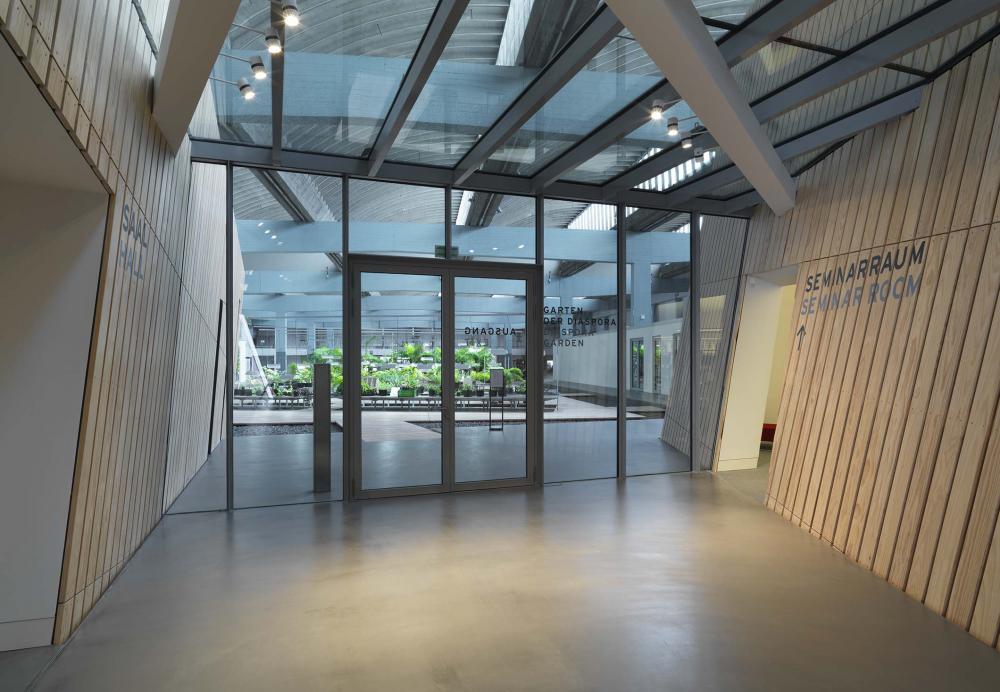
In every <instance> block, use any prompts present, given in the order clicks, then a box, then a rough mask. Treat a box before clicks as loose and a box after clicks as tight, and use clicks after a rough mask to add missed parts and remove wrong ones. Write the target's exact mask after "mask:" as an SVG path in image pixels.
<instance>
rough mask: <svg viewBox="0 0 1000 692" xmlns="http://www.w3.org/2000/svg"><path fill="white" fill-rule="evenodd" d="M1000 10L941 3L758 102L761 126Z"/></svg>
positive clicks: (964, 1)
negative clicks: (762, 123)
mask: <svg viewBox="0 0 1000 692" xmlns="http://www.w3.org/2000/svg"><path fill="white" fill-rule="evenodd" d="M997 7H1000V2H997V0H945V1H943V2H942V1H939V2H937V3H935V4H934V5H931V6H929V7H927V8H925V9H924V10H922V11H920V12H916V13H914V14H913V15H912V16H910V17H907V18H906V19H904V20H903V21H901V22H899V23H897V24H895V25H894V26H891V27H889V28H888V29H886V30H885V31H883V32H881V33H879V34H876V35H875V36H873V37H872V38H870V39H868V40H867V41H865V42H864V43H862V44H860V45H858V46H856V47H854V48H853V49H852V50H850V51H849V52H848V53H847V54H845V55H844V56H842V57H838V58H834V59H832V60H829V61H827V62H826V63H824V64H822V65H820V66H819V67H817V68H816V69H815V70H812V71H811V72H807V73H806V74H804V75H802V76H801V77H799V78H798V79H797V80H796V81H794V82H793V83H792V84H789V85H788V86H786V87H783V88H781V89H779V90H777V91H775V92H773V93H771V94H770V95H767V96H764V97H763V98H761V99H759V100H758V101H756V102H755V103H754V104H753V113H754V115H755V116H756V117H757V119H758V120H759V121H760V122H767V121H768V120H771V119H773V118H776V117H777V116H779V115H781V114H782V113H787V112H788V111H790V110H791V109H793V108H795V107H796V106H800V105H802V104H803V103H807V102H809V101H812V100H813V99H815V98H817V97H818V96H822V95H823V94H825V93H827V92H828V91H832V90H833V89H836V88H837V87H838V86H841V85H842V84H846V83H847V82H850V81H851V80H853V79H856V78H858V77H860V76H861V75H863V74H865V73H867V72H870V71H871V70H874V69H875V68H877V67H881V66H882V65H885V64H886V63H888V62H890V61H891V60H892V59H893V58H897V57H899V56H900V55H904V54H906V53H909V52H910V51H913V50H916V49H917V48H919V47H920V46H923V45H925V44H927V43H929V42H931V41H933V40H934V39H936V38H938V37H940V36H943V35H945V34H947V33H949V32H950V31H953V30H954V29H957V28H959V27H962V26H965V25H966V24H968V23H969V22H972V21H974V20H975V19H978V18H979V17H982V16H983V15H985V14H987V13H989V12H991V11H993V10H995V9H997Z"/></svg>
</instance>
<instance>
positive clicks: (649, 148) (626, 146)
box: [562, 101, 701, 183]
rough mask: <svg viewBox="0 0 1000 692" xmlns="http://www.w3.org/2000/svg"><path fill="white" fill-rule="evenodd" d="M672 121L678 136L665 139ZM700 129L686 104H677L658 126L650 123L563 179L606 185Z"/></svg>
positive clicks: (585, 162)
mask: <svg viewBox="0 0 1000 692" xmlns="http://www.w3.org/2000/svg"><path fill="white" fill-rule="evenodd" d="M671 117H675V118H677V120H678V123H679V125H680V134H678V136H676V137H670V136H669V135H667V131H666V128H667V120H668V119H669V118H671ZM700 126H701V121H700V120H698V117H697V116H696V115H695V114H694V112H693V111H692V110H691V108H690V107H689V106H688V105H687V103H686V102H685V101H678V102H677V103H674V104H673V105H671V106H669V107H667V108H666V109H665V110H664V116H663V119H662V120H660V121H659V122H656V121H653V120H650V121H649V122H647V123H645V124H643V125H642V126H641V127H639V128H638V129H636V130H633V131H632V132H630V133H629V134H627V135H625V136H624V137H622V138H621V139H619V140H618V141H617V142H615V143H614V144H612V145H611V146H609V147H608V148H607V149H605V150H604V151H602V152H600V153H598V154H595V155H594V156H592V157H591V158H589V159H587V160H586V161H584V162H583V163H581V164H580V165H579V166H577V167H576V168H574V169H573V170H571V171H568V172H567V173H565V174H564V175H563V176H562V177H563V179H565V180H572V181H574V182H578V183H605V182H607V181H608V180H611V178H614V177H615V176H617V175H618V174H620V173H624V172H625V171H627V170H628V169H629V168H632V167H633V166H634V165H636V164H637V163H639V162H640V161H642V160H644V159H646V158H649V157H650V156H653V155H655V154H658V153H659V152H660V150H661V149H663V148H665V147H667V146H671V145H673V144H676V143H677V142H678V141H680V140H681V139H682V138H683V136H684V134H685V133H688V132H690V131H691V130H692V129H694V128H695V127H700Z"/></svg>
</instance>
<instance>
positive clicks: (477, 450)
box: [170, 418, 690, 513]
mask: <svg viewBox="0 0 1000 692" xmlns="http://www.w3.org/2000/svg"><path fill="white" fill-rule="evenodd" d="M627 425H628V435H627V440H628V447H627V453H626V468H627V470H628V473H629V474H631V475H641V474H649V473H671V472H677V471H688V470H690V461H689V460H688V457H687V456H685V455H683V454H680V453H679V452H677V451H676V450H675V449H673V448H672V447H671V446H670V445H668V444H666V443H665V442H663V441H662V440H660V438H659V434H660V428H661V427H662V425H663V421H662V419H652V418H639V419H634V420H629V421H628V423H627ZM615 426H616V423H615V421H613V420H588V421H560V422H549V423H546V424H545V426H544V431H543V439H544V450H545V452H544V453H545V480H546V481H547V482H550V483H555V482H563V481H571V480H586V479H593V478H609V477H613V476H614V475H615V470H616V469H615ZM410 427H412V428H414V429H415V430H416V431H419V432H415V433H413V434H407V435H405V436H404V437H403V438H401V439H398V440H392V439H376V440H371V441H367V440H366V441H364V442H363V443H362V444H363V449H362V464H363V475H364V487H365V488H366V489H369V488H392V487H405V486H419V485H430V484H436V483H440V482H441V435H440V433H439V432H435V431H433V430H429V429H427V428H424V427H420V426H417V425H411V426H410ZM394 430H397V431H399V430H400V428H399V427H398V424H397V425H396V426H395V427H394ZM524 435H525V426H524V425H523V424H520V423H511V424H508V425H506V426H505V427H504V429H503V431H491V430H489V428H488V426H486V425H480V426H466V425H460V426H458V427H456V428H455V452H456V453H455V457H456V464H455V475H456V479H457V480H458V481H460V482H463V481H473V480H493V479H501V478H515V477H522V476H524V463H525V438H524ZM234 450H235V452H234V455H233V464H234V466H235V469H234V488H233V500H234V503H235V505H236V506H237V507H262V506H269V505H282V504H295V503H300V502H325V501H328V500H339V499H340V498H341V497H343V493H342V492H341V479H342V477H343V476H342V474H341V463H342V459H343V454H342V450H343V445H342V433H340V432H334V433H333V439H332V442H331V450H332V456H333V459H332V463H331V466H332V474H331V477H332V487H331V490H330V492H329V493H313V492H312V483H313V477H312V474H313V470H312V463H313V461H312V459H313V457H312V454H313V451H312V435H311V434H292V435H261V436H247V437H243V436H240V437H237V438H236V439H235V440H234ZM225 506H226V469H225V452H224V449H223V448H221V447H220V448H219V449H217V450H216V452H215V453H214V454H213V455H212V456H211V457H210V458H209V460H208V461H207V462H206V463H205V464H204V465H203V466H202V468H201V469H200V470H199V471H198V473H197V474H196V475H195V477H194V479H193V480H192V481H191V483H190V484H189V485H188V487H187V488H186V489H185V490H184V492H183V493H181V496H180V497H178V498H177V500H176V501H175V502H174V504H173V505H172V506H171V508H170V512H171V513H180V512H197V511H206V510H213V509H223V508H225Z"/></svg>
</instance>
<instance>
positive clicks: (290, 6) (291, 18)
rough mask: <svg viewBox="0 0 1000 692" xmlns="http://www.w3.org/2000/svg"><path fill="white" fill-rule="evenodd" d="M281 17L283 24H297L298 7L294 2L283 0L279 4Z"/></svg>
mask: <svg viewBox="0 0 1000 692" xmlns="http://www.w3.org/2000/svg"><path fill="white" fill-rule="evenodd" d="M281 17H282V19H284V20H285V26H298V25H299V8H298V7H297V6H296V5H295V3H294V2H290V0H285V2H284V3H282V5H281Z"/></svg>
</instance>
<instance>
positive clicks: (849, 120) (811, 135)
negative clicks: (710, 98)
mask: <svg viewBox="0 0 1000 692" xmlns="http://www.w3.org/2000/svg"><path fill="white" fill-rule="evenodd" d="M922 94H923V87H917V88H915V89H910V90H908V91H905V92H903V93H902V94H898V95H896V96H893V97H891V98H888V99H885V100H883V101H881V102H879V103H877V104H875V105H873V106H868V107H867V108H863V109H861V110H859V111H856V112H854V113H852V114H849V115H847V116H844V117H842V118H839V119H837V120H834V121H833V122H830V123H828V124H826V125H823V126H821V127H818V128H816V129H814V130H811V131H809V132H807V133H805V134H802V135H798V136H796V137H794V138H792V139H789V140H786V141H785V142H783V143H781V144H779V145H778V146H777V147H776V148H775V151H776V152H777V154H778V156H779V157H781V159H782V160H783V161H787V160H788V159H791V158H794V157H796V156H799V155H801V154H805V153H807V152H810V151H814V150H816V149H819V148H821V147H825V146H828V145H830V144H833V143H835V142H840V141H842V140H845V139H849V138H850V137H853V136H854V135H856V134H858V133H860V132H864V131H865V130H867V129H870V128H872V127H875V126H876V125H879V124H881V123H884V122H888V121H890V120H895V119H896V118H899V117H901V116H903V115H906V114H907V113H911V112H913V111H914V110H916V109H917V107H918V106H919V105H920V99H921V96H922ZM743 177H744V176H743V173H742V172H741V171H740V169H739V168H738V167H737V166H735V165H730V166H726V167H725V168H720V169H718V170H716V171H713V172H711V173H709V174H708V175H702V176H699V177H697V178H692V179H691V182H688V183H686V184H684V185H680V186H678V187H676V188H674V189H672V190H670V191H668V192H666V193H665V201H666V203H667V204H668V205H676V204H681V203H683V202H687V201H688V200H690V199H692V198H693V197H696V196H697V195H701V194H704V193H707V192H711V191H712V190H715V189H717V188H719V187H721V186H723V185H728V184H730V183H734V182H736V181H738V180H741V179H742V178H743Z"/></svg>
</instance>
